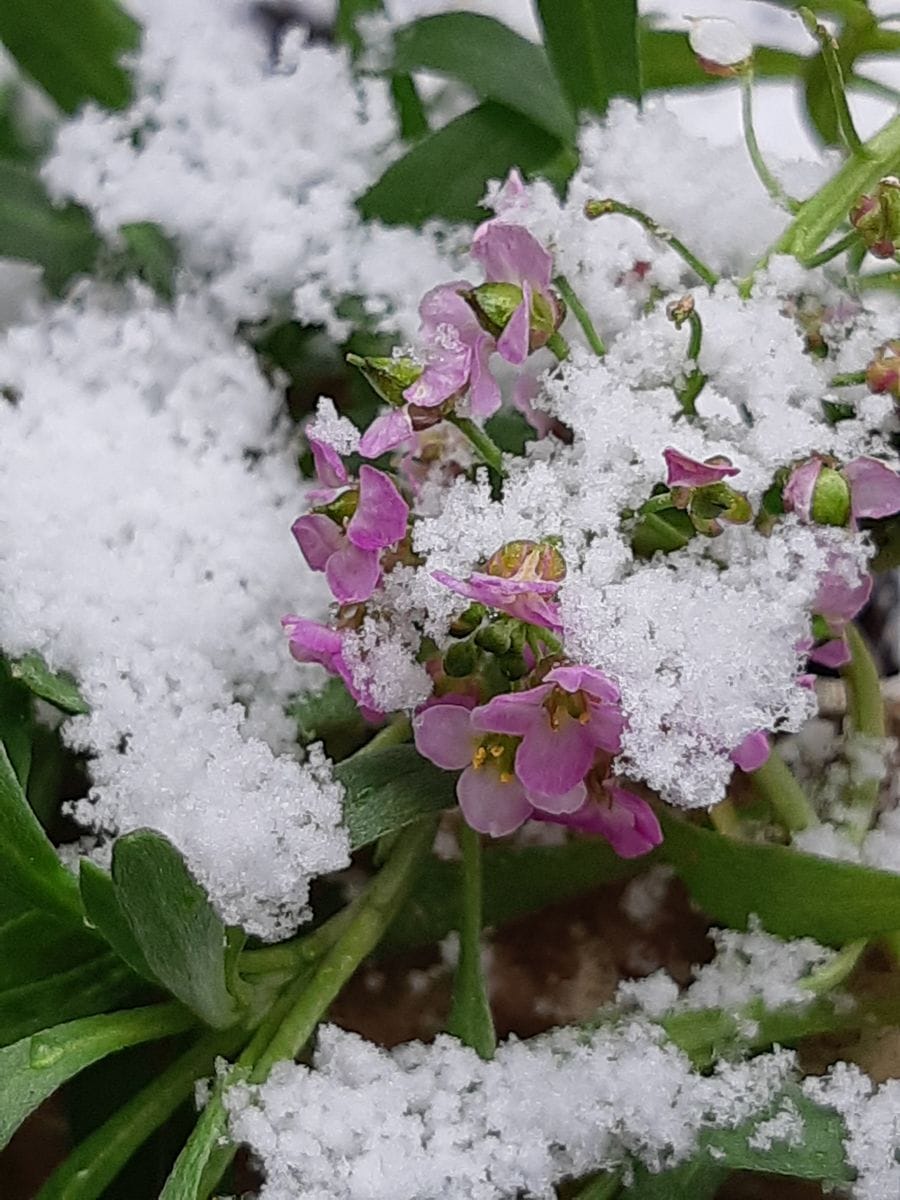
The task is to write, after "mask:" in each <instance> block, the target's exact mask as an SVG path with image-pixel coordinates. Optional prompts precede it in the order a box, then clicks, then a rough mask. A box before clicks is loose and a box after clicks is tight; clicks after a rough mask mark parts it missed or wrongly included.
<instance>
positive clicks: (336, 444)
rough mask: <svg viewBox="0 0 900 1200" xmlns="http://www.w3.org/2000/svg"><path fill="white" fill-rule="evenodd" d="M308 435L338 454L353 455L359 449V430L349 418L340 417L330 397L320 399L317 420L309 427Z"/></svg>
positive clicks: (307, 428)
mask: <svg viewBox="0 0 900 1200" xmlns="http://www.w3.org/2000/svg"><path fill="white" fill-rule="evenodd" d="M306 434H307V437H311V438H315V439H316V441H317V442H322V443H323V444H324V445H326V446H330V447H331V449H332V450H336V451H337V453H338V454H353V453H355V451H356V450H358V449H359V430H358V429H357V428H356V426H355V425H354V424H353V422H352V421H351V420H350V419H349V418H348V417H342V416H341V415H340V413H339V412H338V410H337V409H336V408H335V406H334V401H333V400H332V399H331V398H330V397H329V396H320V397H319V403H318V406H317V408H316V415H315V418H314V420H312V421H311V422H310V423H309V424H308V425H307V427H306Z"/></svg>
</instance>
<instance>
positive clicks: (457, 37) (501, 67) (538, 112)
mask: <svg viewBox="0 0 900 1200" xmlns="http://www.w3.org/2000/svg"><path fill="white" fill-rule="evenodd" d="M394 66H395V67H396V68H397V69H398V70H400V71H417V70H427V71H434V72H436V73H437V74H439V75H447V76H449V77H450V78H452V79H457V80H459V81H460V82H461V83H465V84H467V85H468V86H469V87H470V88H471V89H472V90H473V91H474V92H475V94H476V95H477V96H478V98H479V99H480V100H496V101H497V102H498V103H499V104H505V105H506V107H507V108H511V109H514V110H515V111H516V112H519V113H521V114H522V116H524V117H527V118H528V119H529V120H531V121H533V122H534V124H535V125H537V126H538V127H539V128H541V129H545V130H547V132H548V133H551V134H553V135H555V136H556V137H558V138H559V139H560V140H561V141H563V142H573V141H574V140H575V131H576V124H575V116H574V113H573V112H572V109H571V108H570V106H569V104H568V101H567V100H566V97H565V95H564V94H563V91H562V89H561V88H560V86H559V84H558V82H557V80H556V77H555V76H554V74H553V72H552V70H551V69H550V63H549V62H548V60H547V55H546V54H545V52H544V50H543V49H542V48H541V47H540V46H536V45H535V44H534V43H533V42H530V41H528V39H527V38H523V37H520V35H519V34H517V33H514V32H513V31H512V30H511V29H509V28H508V27H507V26H506V25H503V24H501V23H500V22H499V21H495V20H494V19H493V18H492V17H485V16H481V15H480V14H477V13H465V12H454V13H439V14H437V15H436V16H432V17H423V18H422V19H421V20H419V21H414V22H413V23H412V24H411V25H407V26H405V27H404V28H402V29H398V30H397V32H396V33H395V34H394Z"/></svg>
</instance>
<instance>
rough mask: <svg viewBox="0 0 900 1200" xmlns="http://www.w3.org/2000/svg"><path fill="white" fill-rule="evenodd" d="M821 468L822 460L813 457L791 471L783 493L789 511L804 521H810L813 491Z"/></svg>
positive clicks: (782, 496) (785, 505)
mask: <svg viewBox="0 0 900 1200" xmlns="http://www.w3.org/2000/svg"><path fill="white" fill-rule="evenodd" d="M821 470H822V460H821V459H820V458H811V459H810V460H809V462H805V463H803V465H802V466H799V467H797V468H795V469H794V470H793V471H792V472H791V477H790V479H789V480H788V481H787V485H786V486H785V489H784V491H783V492H782V494H781V498H782V500H783V501H784V507H785V508H786V509H787V510H788V512H793V513H796V514H797V516H798V517H800V519H801V520H803V521H808V520H809V519H810V516H811V514H812V502H813V492H814V491H815V488H816V480H817V479H818V478H819V472H820V471H821Z"/></svg>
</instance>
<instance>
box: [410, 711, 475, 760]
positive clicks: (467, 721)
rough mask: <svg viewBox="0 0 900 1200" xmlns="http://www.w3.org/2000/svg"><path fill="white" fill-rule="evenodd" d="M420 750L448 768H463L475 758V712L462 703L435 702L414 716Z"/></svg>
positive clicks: (416, 737) (415, 735)
mask: <svg viewBox="0 0 900 1200" xmlns="http://www.w3.org/2000/svg"><path fill="white" fill-rule="evenodd" d="M412 726H413V736H414V738H415V743H416V749H417V750H418V752H419V753H420V754H421V755H422V756H423V757H424V758H427V759H428V760H429V762H433V763H434V765H435V766H436V767H440V768H441V769H442V770H444V771H459V770H461V769H462V768H463V767H466V766H468V765H469V764H470V763H471V761H472V751H473V749H474V746H475V741H476V738H475V734H474V732H473V729H472V722H471V711H470V710H469V709H468V708H465V707H464V706H463V705H461V704H431V705H429V706H428V708H423V709H422V711H421V712H419V713H417V714H416V715H415V716H414V717H413V723H412Z"/></svg>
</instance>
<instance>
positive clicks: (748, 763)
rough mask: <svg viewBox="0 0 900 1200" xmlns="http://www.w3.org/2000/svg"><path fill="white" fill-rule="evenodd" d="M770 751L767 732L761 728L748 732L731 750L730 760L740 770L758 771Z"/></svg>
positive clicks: (766, 759)
mask: <svg viewBox="0 0 900 1200" xmlns="http://www.w3.org/2000/svg"><path fill="white" fill-rule="evenodd" d="M771 753H772V747H771V746H770V745H769V738H768V734H766V733H765V732H764V731H763V730H762V729H757V730H756V731H755V732H754V733H748V734H747V736H746V737H745V738H744V740H743V741H742V742H741V744H740V745H739V746H735V748H734V749H733V750H732V752H731V761H732V762H733V763H734V765H735V766H736V767H740V769H741V770H742V771H748V772H749V771H758V770H759V768H760V767H761V766H762V765H763V764H764V763H765V762H767V761H768V758H769V755H770V754H771Z"/></svg>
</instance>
